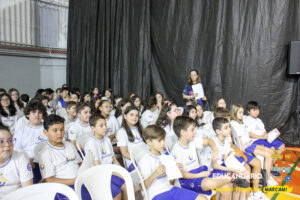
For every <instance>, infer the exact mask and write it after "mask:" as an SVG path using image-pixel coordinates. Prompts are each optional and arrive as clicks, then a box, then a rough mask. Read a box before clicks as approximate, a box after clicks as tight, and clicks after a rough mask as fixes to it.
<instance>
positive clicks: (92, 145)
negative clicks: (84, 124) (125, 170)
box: [84, 115, 127, 200]
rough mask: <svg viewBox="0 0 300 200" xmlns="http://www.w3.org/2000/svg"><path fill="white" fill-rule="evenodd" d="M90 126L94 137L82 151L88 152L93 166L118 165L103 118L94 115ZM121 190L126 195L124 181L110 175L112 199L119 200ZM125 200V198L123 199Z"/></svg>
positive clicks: (88, 140) (89, 139)
mask: <svg viewBox="0 0 300 200" xmlns="http://www.w3.org/2000/svg"><path fill="white" fill-rule="evenodd" d="M90 126H91V129H92V131H93V132H94V135H93V136H91V137H89V138H88V139H87V141H86V143H85V146H84V151H85V152H88V151H90V152H91V153H92V154H93V155H94V157H95V161H94V165H95V166H96V165H101V164H116V165H120V163H119V162H118V160H117V159H116V157H115V153H114V151H113V147H112V144H111V141H110V139H109V138H108V137H107V136H106V133H107V126H106V122H105V118H104V117H103V116H101V115H95V116H93V117H91V119H90ZM121 190H122V191H123V193H124V195H125V196H127V195H126V188H125V185H124V180H123V179H122V178H120V177H118V176H115V175H112V178H111V191H112V196H113V198H114V199H115V200H116V199H121ZM125 199H127V198H125Z"/></svg>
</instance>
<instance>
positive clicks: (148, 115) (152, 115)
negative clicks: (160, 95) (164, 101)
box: [141, 110, 158, 128]
mask: <svg viewBox="0 0 300 200" xmlns="http://www.w3.org/2000/svg"><path fill="white" fill-rule="evenodd" d="M157 117H158V115H157V112H155V111H154V112H151V111H150V110H145V112H143V114H142V117H141V125H142V126H143V128H146V127H147V126H149V125H153V124H155V122H156V120H157Z"/></svg>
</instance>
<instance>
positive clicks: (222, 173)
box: [209, 162, 228, 178]
mask: <svg viewBox="0 0 300 200" xmlns="http://www.w3.org/2000/svg"><path fill="white" fill-rule="evenodd" d="M221 166H223V167H226V165H225V163H224V162H223V163H222V164H221ZM227 173H228V172H227V171H223V170H218V169H214V170H213V171H212V172H211V173H210V175H209V178H214V177H218V176H225V175H226V174H227Z"/></svg>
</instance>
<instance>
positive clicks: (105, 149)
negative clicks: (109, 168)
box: [84, 136, 115, 164]
mask: <svg viewBox="0 0 300 200" xmlns="http://www.w3.org/2000/svg"><path fill="white" fill-rule="evenodd" d="M88 151H90V152H91V153H92V154H93V155H94V157H95V160H99V162H100V164H112V157H113V156H115V153H114V150H113V147H112V144H111V141H110V139H109V138H108V137H106V136H105V137H103V139H102V140H99V139H97V138H95V137H94V136H91V137H89V138H88V139H87V141H86V143H85V145H84V152H88Z"/></svg>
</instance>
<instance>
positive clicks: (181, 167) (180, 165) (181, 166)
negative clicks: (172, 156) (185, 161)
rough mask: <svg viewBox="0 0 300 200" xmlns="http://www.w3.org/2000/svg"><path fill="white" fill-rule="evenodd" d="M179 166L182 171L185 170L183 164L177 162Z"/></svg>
mask: <svg viewBox="0 0 300 200" xmlns="http://www.w3.org/2000/svg"><path fill="white" fill-rule="evenodd" d="M176 165H177V167H178V168H179V170H180V171H182V170H183V165H182V164H181V163H176Z"/></svg>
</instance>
